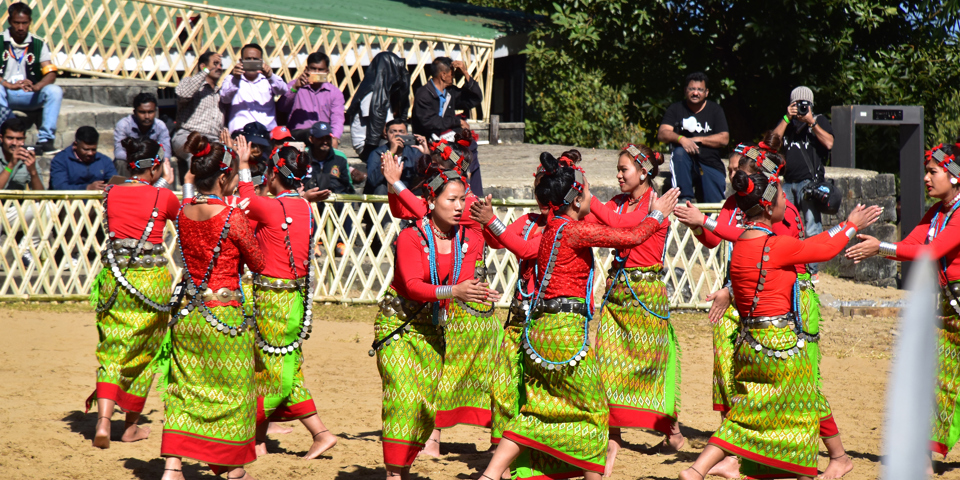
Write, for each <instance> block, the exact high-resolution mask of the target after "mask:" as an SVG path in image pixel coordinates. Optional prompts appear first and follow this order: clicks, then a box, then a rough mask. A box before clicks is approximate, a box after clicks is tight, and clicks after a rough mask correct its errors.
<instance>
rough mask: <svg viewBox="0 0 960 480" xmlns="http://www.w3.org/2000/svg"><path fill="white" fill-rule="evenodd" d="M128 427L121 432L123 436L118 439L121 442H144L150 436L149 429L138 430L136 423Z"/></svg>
mask: <svg viewBox="0 0 960 480" xmlns="http://www.w3.org/2000/svg"><path fill="white" fill-rule="evenodd" d="M128 425H129V426H128V427H127V429H126V430H124V431H123V436H122V437H120V441H121V442H128V443H129V442H138V441H140V440H146V439H147V437H149V436H150V427H143V428H140V427H139V426H137V424H136V423H131V424H128Z"/></svg>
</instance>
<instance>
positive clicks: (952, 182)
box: [950, 177, 957, 185]
mask: <svg viewBox="0 0 960 480" xmlns="http://www.w3.org/2000/svg"><path fill="white" fill-rule="evenodd" d="M950 184H951V185H956V184H957V177H950Z"/></svg>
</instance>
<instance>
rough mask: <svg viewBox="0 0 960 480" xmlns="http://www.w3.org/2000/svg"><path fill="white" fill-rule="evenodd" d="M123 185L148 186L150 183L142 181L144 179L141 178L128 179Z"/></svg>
mask: <svg viewBox="0 0 960 480" xmlns="http://www.w3.org/2000/svg"><path fill="white" fill-rule="evenodd" d="M123 183H139V184H141V185H150V182H148V181H146V180H144V179H142V178H137V177H130V178H128V179H126V180H124V181H123Z"/></svg>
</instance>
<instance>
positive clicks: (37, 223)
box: [0, 191, 727, 308]
mask: <svg viewBox="0 0 960 480" xmlns="http://www.w3.org/2000/svg"><path fill="white" fill-rule="evenodd" d="M100 198H101V196H100V195H98V194H95V193H89V192H83V193H81V192H70V193H63V192H61V193H56V194H55V193H49V192H15V191H0V206H2V208H3V212H4V215H2V216H0V227H2V228H0V232H2V233H0V300H2V299H8V300H9V299H17V298H19V299H25V300H26V299H29V300H81V299H84V298H86V297H87V296H88V295H89V293H90V286H91V284H92V282H93V280H94V277H95V276H96V274H97V272H98V271H99V270H100V265H101V263H100V262H101V260H100V250H101V247H100V245H101V242H102V241H103V234H102V227H101V221H102V209H101V207H100V201H99V199H100ZM332 200H333V199H331V200H329V201H327V202H325V203H324V204H322V205H319V206H317V205H315V206H314V216H315V218H316V220H317V222H318V225H321V226H322V228H321V229H320V231H319V233H318V237H319V240H320V241H321V242H322V246H320V247H318V248H319V250H320V255H318V256H315V257H314V263H313V268H314V273H315V274H316V275H317V278H318V282H317V290H316V295H315V297H314V298H315V300H316V301H319V302H343V303H373V302H375V301H376V299H377V298H378V297H379V295H380V294H381V293H382V292H383V290H384V289H385V288H386V287H387V286H389V284H390V281H391V280H392V279H393V260H394V253H393V248H392V247H391V244H392V243H393V239H394V238H396V235H397V232H398V231H399V229H400V221H399V220H397V219H394V218H393V217H392V216H391V215H390V213H389V208H388V207H387V205H386V203H385V201H386V197H383V196H375V195H349V196H347V195H345V196H340V197H339V198H338V199H337V200H339V201H341V202H349V203H339V204H337V203H334V202H333V201H332ZM496 202H497V203H496V205H498V216H499V217H500V218H501V219H502V220H503V221H504V223H508V224H509V223H510V222H512V221H513V220H515V219H516V218H518V217H519V216H521V215H523V214H524V213H527V212H529V211H530V210H532V209H534V208H536V207H535V203H534V202H533V201H532V200H528V201H523V200H520V201H516V200H510V201H509V202H507V201H496ZM700 207H701V209H702V210H704V211H706V212H715V211H717V208H718V207H719V205H701V206H700ZM363 223H365V224H366V228H364V227H363V226H362V225H361V224H363ZM176 241H177V239H176V233H175V231H174V228H173V225H172V224H171V223H167V225H166V227H165V230H164V242H165V244H166V246H167V256H168V257H169V259H170V260H171V262H170V264H169V265H170V268H171V271H172V272H173V275H174V277H175V278H176V277H178V276H179V275H180V267H179V266H178V265H177V264H176V263H174V261H173V260H174V258H175V257H176V256H177V255H176ZM338 242H343V243H345V244H346V245H352V248H348V249H347V250H346V252H345V254H344V255H343V256H337V255H335V253H334V250H335V248H336V245H337V243H338ZM666 251H667V254H666V263H665V265H666V267H667V277H666V281H667V285H668V289H669V290H670V292H671V293H670V304H671V305H672V306H673V307H681V308H704V307H706V306H708V305H707V304H705V303H704V301H703V298H704V297H705V296H706V295H707V294H708V293H710V292H712V291H714V290H717V289H718V288H720V286H721V285H722V283H723V278H724V273H725V272H724V268H725V266H726V252H727V248H725V247H723V246H722V247H720V248H715V249H712V250H708V249H706V248H704V247H703V246H702V245H700V243H699V242H697V240H696V239H695V238H694V237H693V235H692V233H691V232H690V230H689V229H687V228H686V227H684V226H682V225H679V224H678V223H676V222H674V223H673V226H672V227H671V230H670V235H669V236H668V237H667V248H666ZM596 253H597V260H598V263H599V265H598V269H597V275H598V278H597V281H596V283H595V284H596V285H597V297H598V298H600V297H601V295H602V293H603V289H604V286H605V281H604V280H605V279H606V276H607V272H606V271H607V269H608V268H609V267H610V262H611V261H612V258H613V256H612V255H611V253H610V251H609V249H597V252H596ZM485 258H486V262H487V272H488V280H489V282H490V284H491V287H492V288H496V289H497V290H499V291H501V292H504V293H505V295H504V296H503V300H502V301H501V306H506V305H508V304H509V299H510V298H511V296H512V294H513V288H514V284H515V281H516V272H517V261H516V258H515V257H514V256H513V255H512V254H510V253H509V252H508V251H507V250H492V249H491V250H488V251H487V254H486V257H485Z"/></svg>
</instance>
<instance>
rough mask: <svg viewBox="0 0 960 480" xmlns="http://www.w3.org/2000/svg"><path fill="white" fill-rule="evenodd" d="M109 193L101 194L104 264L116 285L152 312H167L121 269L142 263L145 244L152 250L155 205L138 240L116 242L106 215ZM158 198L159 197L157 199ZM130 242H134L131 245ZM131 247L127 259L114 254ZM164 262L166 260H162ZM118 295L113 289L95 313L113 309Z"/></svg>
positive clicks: (126, 239)
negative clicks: (136, 285)
mask: <svg viewBox="0 0 960 480" xmlns="http://www.w3.org/2000/svg"><path fill="white" fill-rule="evenodd" d="M109 193H110V189H107V190H104V192H103V212H104V213H103V230H104V233H106V234H107V242H108V243H107V250H106V259H105V260H106V264H107V265H108V266H109V267H110V271H111V273H113V278H115V279H116V281H117V284H118V285H119V286H121V287H123V288H124V289H125V290H126V291H127V292H128V293H129V294H130V295H132V296H134V297H137V298H138V299H139V300H140V301H141V302H143V304H144V305H146V306H147V307H150V308H151V309H152V310H154V311H157V312H169V311H170V305H168V304H166V303H163V304H161V303H157V302H154V301H153V300H151V299H150V298H149V297H147V296H146V295H145V294H144V293H143V292H141V291H140V290H137V288H136V287H134V286H133V284H132V283H130V281H128V280H127V277H126V275H125V273H126V271H125V270H122V269H121V268H135V267H137V266H139V265H140V264H142V263H144V262H143V261H142V260H141V259H140V256H141V254H142V253H143V251H144V250H145V247H146V246H147V244H149V245H150V248H151V250H152V249H153V244H152V243H150V242H148V241H147V239H148V238H150V233H151V232H153V224H154V222H155V221H156V219H157V216H158V215H159V213H158V210H157V205H156V203H154V205H153V212H151V213H150V219H149V220H147V226H146V227H145V228H144V229H143V234H141V235H140V240H139V241H137V240H134V239H132V238H124V239H120V240H117V239H116V237H117V234H116V232H113V231H111V230H110V224H109V220H108V217H109V215H107V197H108V195H109ZM158 198H159V197H158ZM131 242H136V244H133V243H131ZM131 245H133V251H132V252H130V256H129V258H120V255H119V254H116V253H114V252H115V251H117V250H120V249H121V248H130V246H131ZM164 260H166V258H164ZM119 293H120V289H119V288H115V289H114V290H113V293H112V294H111V295H110V298H109V299H108V300H107V301H106V302H105V303H103V304H98V305H97V308H96V311H97V313H103V312H105V311H107V310H110V308H112V307H113V304H114V303H115V302H116V301H117V296H118V294H119Z"/></svg>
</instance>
